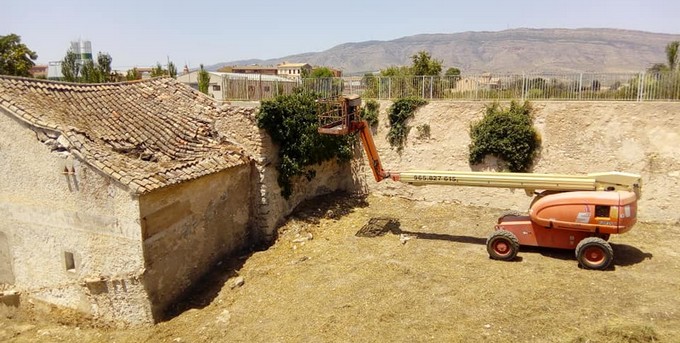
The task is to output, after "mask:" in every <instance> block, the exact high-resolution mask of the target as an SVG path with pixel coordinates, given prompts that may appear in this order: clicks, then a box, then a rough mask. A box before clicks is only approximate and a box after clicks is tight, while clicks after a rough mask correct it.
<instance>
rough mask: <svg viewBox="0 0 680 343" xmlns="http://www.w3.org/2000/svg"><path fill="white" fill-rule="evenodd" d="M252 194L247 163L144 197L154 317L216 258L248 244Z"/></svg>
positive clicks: (148, 278)
mask: <svg viewBox="0 0 680 343" xmlns="http://www.w3.org/2000/svg"><path fill="white" fill-rule="evenodd" d="M251 198H252V197H251V168H250V166H249V165H242V166H238V167H234V168H231V169H227V170H224V171H221V172H219V173H215V174H212V175H208V176H204V177H202V178H199V179H196V180H193V181H189V182H184V183H181V184H178V185H175V186H170V187H166V188H162V189H160V190H158V191H155V192H152V193H150V194H145V195H142V196H141V197H140V215H141V222H142V236H143V239H144V258H145V260H146V273H145V274H144V283H145V285H146V289H147V291H148V292H149V297H150V299H151V301H152V303H153V312H154V316H155V318H156V319H161V317H162V315H163V311H164V310H165V308H166V307H167V306H168V305H169V304H170V303H172V302H173V301H174V300H176V298H177V297H178V296H181V295H182V293H183V292H184V291H185V290H186V289H187V288H188V287H190V286H191V285H192V284H194V282H196V281H197V280H198V279H199V278H200V277H201V276H202V275H203V274H205V273H206V272H207V271H209V270H210V269H211V268H212V267H213V266H214V264H215V261H216V260H217V259H218V258H220V257H222V256H223V255H226V254H230V253H233V252H235V251H237V250H240V249H242V248H244V247H245V246H246V244H247V243H248V241H249V239H248V238H249V229H250V217H251V207H252V206H251Z"/></svg>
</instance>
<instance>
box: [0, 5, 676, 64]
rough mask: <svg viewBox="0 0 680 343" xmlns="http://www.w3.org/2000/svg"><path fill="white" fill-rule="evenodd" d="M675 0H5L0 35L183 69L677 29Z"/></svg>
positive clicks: (56, 53) (41, 47)
mask: <svg viewBox="0 0 680 343" xmlns="http://www.w3.org/2000/svg"><path fill="white" fill-rule="evenodd" d="M679 13H680V1H678V0H646V1H642V0H640V1H632V0H619V1H615V0H585V1H582V0H568V1H552V0H542V1H537V0H514V1H501V0H498V1H491V0H472V1H465V2H462V1H452V0H449V1H445V0H442V1H437V0H417V1H399V0H392V1H371V0H363V1H357V0H343V1H320V0H318V1H302V0H284V1H263V0H250V1H229V0H225V1H199V0H194V1H176V0H165V1H156V0H137V1H131V0H116V1H98V0H87V1H85V0H72V1H69V0H61V1H54V0H43V1H39V0H3V1H2V3H1V4H0V35H6V34H8V33H16V34H18V35H20V36H21V37H22V42H24V43H25V44H26V45H28V46H29V48H31V49H33V50H34V51H36V52H37V53H38V62H39V63H47V62H48V61H54V60H60V59H62V58H63V57H64V54H65V53H66V50H67V49H68V47H69V42H70V41H72V40H77V39H79V38H82V39H87V40H90V41H91V42H92V50H93V52H94V53H95V55H96V53H97V52H98V51H103V52H108V53H109V54H110V55H111V56H112V57H113V65H114V67H115V68H119V69H128V68H131V67H133V66H140V67H141V66H149V65H152V64H155V63H156V62H157V61H159V62H161V63H163V64H165V63H166V60H167V58H168V57H169V58H170V60H171V61H174V62H175V64H176V65H177V66H178V67H179V68H181V67H182V66H183V65H184V64H185V63H186V64H189V66H190V67H196V66H198V64H199V63H203V64H206V65H210V64H214V63H218V62H226V61H233V60H240V59H249V58H261V59H268V58H277V57H283V56H286V55H292V54H297V53H304V52H314V51H323V50H326V49H329V48H331V47H333V46H335V45H338V44H342V43H347V42H362V41H368V40H392V39H396V38H400V37H404V36H410V35H414V34H420V33H456V32H465V31H500V30H505V29H509V28H519V27H527V28H583V27H591V28H592V27H607V28H619V29H631V30H642V31H650V32H660V33H673V34H680V19H678V14H679Z"/></svg>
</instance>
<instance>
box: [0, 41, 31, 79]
mask: <svg viewBox="0 0 680 343" xmlns="http://www.w3.org/2000/svg"><path fill="white" fill-rule="evenodd" d="M37 58H38V54H36V53H35V51H33V50H31V49H29V48H28V47H27V46H26V45H25V44H23V43H21V37H20V36H18V35H16V34H13V33H10V34H9V35H7V36H0V75H14V76H31V72H30V70H31V68H32V67H33V66H34V65H35V62H33V61H35V60H36V59H37Z"/></svg>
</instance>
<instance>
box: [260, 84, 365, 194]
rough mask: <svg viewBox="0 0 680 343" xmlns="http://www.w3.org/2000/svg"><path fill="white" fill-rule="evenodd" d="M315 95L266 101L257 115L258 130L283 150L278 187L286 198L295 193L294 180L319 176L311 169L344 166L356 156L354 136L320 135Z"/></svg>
mask: <svg viewBox="0 0 680 343" xmlns="http://www.w3.org/2000/svg"><path fill="white" fill-rule="evenodd" d="M318 98H319V96H318V94H315V93H313V92H302V91H296V92H294V93H293V94H289V95H279V96H277V97H276V98H274V99H272V100H263V101H262V103H261V105H260V111H259V112H258V114H257V126H258V127H260V128H263V129H265V130H266V131H267V133H268V134H269V136H271V138H272V141H274V143H276V144H277V145H278V146H279V165H278V166H277V167H276V169H277V170H278V172H279V175H278V184H279V186H280V187H281V195H282V196H283V197H285V198H288V197H290V195H291V194H292V193H293V187H292V185H293V177H295V176H304V177H306V178H307V179H308V180H309V179H311V178H313V177H314V176H315V173H314V171H313V170H310V169H309V168H308V167H310V166H313V165H318V164H321V163H322V162H324V161H328V160H332V159H337V160H338V161H341V162H344V161H349V160H350V159H351V158H352V156H353V150H352V136H335V135H322V134H319V133H318V131H317V129H318V118H317V105H318V104H317V100H318Z"/></svg>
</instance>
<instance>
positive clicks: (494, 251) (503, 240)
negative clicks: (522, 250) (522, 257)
mask: <svg viewBox="0 0 680 343" xmlns="http://www.w3.org/2000/svg"><path fill="white" fill-rule="evenodd" d="M486 251H487V252H488V253H489V257H490V258H492V259H494V260H501V261H512V260H513V259H515V257H516V256H517V252H518V251H519V240H517V237H516V236H515V234H513V233H512V232H510V231H507V230H496V231H495V232H494V233H492V234H491V235H490V236H489V238H488V239H487V240H486Z"/></svg>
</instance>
